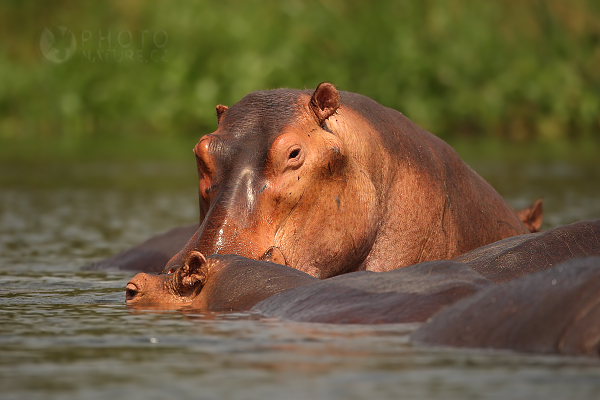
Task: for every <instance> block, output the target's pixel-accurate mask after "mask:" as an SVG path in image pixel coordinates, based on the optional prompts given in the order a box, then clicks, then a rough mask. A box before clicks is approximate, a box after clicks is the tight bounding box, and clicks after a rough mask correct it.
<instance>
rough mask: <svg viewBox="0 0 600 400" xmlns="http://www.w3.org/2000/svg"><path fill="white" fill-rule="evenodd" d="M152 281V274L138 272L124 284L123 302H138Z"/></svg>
mask: <svg viewBox="0 0 600 400" xmlns="http://www.w3.org/2000/svg"><path fill="white" fill-rule="evenodd" d="M155 279H156V278H155ZM151 281H152V276H150V275H148V274H146V273H139V274H137V275H136V276H134V277H133V278H131V280H130V281H129V282H128V283H127V286H125V302H126V303H127V304H131V303H132V302H134V301H135V302H138V301H140V299H141V298H142V297H143V296H144V294H146V293H145V292H147V291H148V286H149V284H150V283H151Z"/></svg>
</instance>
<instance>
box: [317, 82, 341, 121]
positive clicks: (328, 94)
mask: <svg viewBox="0 0 600 400" xmlns="http://www.w3.org/2000/svg"><path fill="white" fill-rule="evenodd" d="M339 106H340V94H339V92H338V91H337V89H336V88H335V86H333V85H332V84H331V83H328V82H323V83H321V84H319V86H317V88H316V89H315V92H314V93H313V95H312V97H311V99H310V108H311V109H312V110H313V112H314V113H315V115H316V116H317V119H318V120H319V124H321V123H323V121H325V120H326V119H327V118H329V117H330V116H331V115H332V114H333V113H334V112H336V111H337V109H338V108H339Z"/></svg>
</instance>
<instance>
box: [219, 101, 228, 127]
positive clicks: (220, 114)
mask: <svg viewBox="0 0 600 400" xmlns="http://www.w3.org/2000/svg"><path fill="white" fill-rule="evenodd" d="M216 109H217V124H220V123H221V120H222V119H223V114H225V111H227V110H228V109H229V108H228V107H227V106H224V105H223V104H219V105H218V106H217V107H216Z"/></svg>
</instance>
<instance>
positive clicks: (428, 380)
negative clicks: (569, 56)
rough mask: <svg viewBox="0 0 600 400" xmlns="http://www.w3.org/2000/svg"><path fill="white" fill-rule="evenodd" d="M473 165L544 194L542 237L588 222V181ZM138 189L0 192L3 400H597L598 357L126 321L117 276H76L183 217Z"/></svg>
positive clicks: (178, 205)
mask: <svg viewBox="0 0 600 400" xmlns="http://www.w3.org/2000/svg"><path fill="white" fill-rule="evenodd" d="M473 167H474V169H475V170H477V171H478V172H480V173H481V174H482V175H483V176H484V177H485V178H486V179H487V180H488V181H489V182H490V183H492V184H493V185H494V187H496V188H497V189H498V191H499V192H500V193H501V194H502V195H503V196H504V197H505V198H506V199H507V200H508V201H509V203H510V204H511V205H513V206H514V207H517V208H519V207H524V206H526V205H528V204H530V203H531V202H532V201H533V200H534V199H535V198H537V197H544V199H545V217H544V219H545V224H544V228H545V229H548V228H551V227H554V226H558V225H562V224H565V223H570V222H573V221H577V220H581V219H593V218H599V217H600V185H598V184H597V183H598V182H599V178H600V170H599V169H598V168H592V167H582V166H571V165H561V164H556V165H549V166H548V165H529V166H527V165H526V166H502V165H491V164H487V165H485V164H482V165H473ZM154 170H155V171H156V173H160V168H158V167H157V168H155V169H154ZM13 173H18V172H13ZM16 180H17V179H15V181H16ZM149 187H150V189H144V188H142V189H140V188H139V186H138V187H137V188H136V189H135V190H134V189H131V188H129V189H128V188H125V187H120V188H118V189H115V188H111V187H110V185H106V187H91V186H90V187H87V186H83V187H82V186H79V185H77V186H75V185H74V186H73V187H68V186H66V187H65V186H62V187H61V188H58V189H52V188H44V189H41V188H34V187H23V186H12V185H5V186H4V187H3V188H2V191H1V192H0V388H1V393H2V395H1V396H0V397H1V398H2V399H12V398H14V399H17V398H19V399H20V398H28V399H35V398H43V399H48V398H61V399H62V398H73V399H75V398H76V399H90V398H107V397H109V396H115V397H116V396H118V397H119V398H128V399H154V398H156V399H163V398H199V397H200V398H244V399H254V398H256V399H264V398H285V399H306V398H310V397H314V398H328V399H364V398H440V399H452V398H455V399H464V398H469V397H496V398H527V399H547V398H565V399H566V398H579V399H581V398H590V399H592V398H596V397H597V393H598V391H599V390H600V362H598V361H597V360H588V359H575V358H561V357H542V356H527V355H517V354H512V353H509V352H491V351H475V350H470V351H465V350H449V349H426V348H416V347H413V346H412V345H411V344H410V343H409V342H408V335H409V334H410V332H412V330H413V329H414V328H415V326H414V325H383V326H335V325H322V324H300V323H287V322H281V321H277V320H272V319H264V318H261V317H260V316H258V315H253V314H249V313H246V314H244V313H241V314H240V313H238V314H182V313H177V312H165V313H150V312H134V311H131V310H128V309H127V308H126V307H125V305H124V286H125V284H126V282H127V281H128V279H129V278H130V277H131V274H127V273H120V272H106V273H104V272H90V271H81V270H80V269H79V267H81V266H82V265H85V264H88V263H90V262H92V261H94V260H97V259H99V258H102V257H105V256H108V255H110V254H113V253H115V252H117V251H119V250H122V249H124V248H126V247H127V246H129V245H131V244H133V243H136V242H139V241H141V240H143V239H145V238H146V237H148V236H150V235H152V234H154V233H158V232H160V231H163V230H166V229H168V228H170V227H172V226H174V225H178V224H184V223H189V222H190V221H194V220H195V219H196V218H197V199H196V198H195V191H194V190H193V189H192V190H188V188H187V187H181V188H179V189H177V188H169V190H163V191H161V190H159V189H157V188H156V187H155V186H149Z"/></svg>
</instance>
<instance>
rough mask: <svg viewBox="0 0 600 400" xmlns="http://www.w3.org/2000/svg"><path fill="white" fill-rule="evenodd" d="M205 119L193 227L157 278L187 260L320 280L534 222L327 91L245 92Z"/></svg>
mask: <svg viewBox="0 0 600 400" xmlns="http://www.w3.org/2000/svg"><path fill="white" fill-rule="evenodd" d="M217 119H218V128H217V130H216V131H215V132H214V133H211V134H207V135H205V136H203V137H202V138H201V139H200V141H199V142H198V143H197V144H196V146H195V147H194V154H195V157H196V164H197V170H198V176H199V180H198V187H199V210H200V227H199V229H198V230H197V232H196V233H195V234H194V235H193V237H192V238H191V239H190V240H189V242H188V243H187V244H186V245H185V246H184V247H183V249H182V250H181V251H180V252H179V253H178V254H177V255H175V256H174V257H173V258H172V259H171V260H170V261H169V263H168V264H167V265H166V267H165V269H164V271H172V270H175V269H177V268H179V267H181V266H183V265H184V264H185V261H186V260H187V259H188V255H189V254H190V253H191V252H194V251H198V252H200V253H202V254H205V255H211V254H237V255H241V256H244V257H247V258H250V259H255V260H268V261H273V262H276V263H279V264H282V265H287V266H290V267H292V268H295V269H298V270H300V271H303V272H306V273H308V274H309V275H312V276H314V277H317V278H321V279H323V278H328V277H332V276H336V275H340V274H343V273H347V272H351V271H360V270H366V271H374V272H383V271H390V270H393V269H396V268H400V267H405V266H408V265H412V264H415V263H419V262H423V261H429V260H439V259H451V258H453V257H456V256H458V255H460V254H463V253H465V252H467V251H469V250H472V249H475V248H477V247H480V246H483V245H486V244H488V243H492V242H495V241H497V240H500V239H503V238H506V237H511V236H515V235H519V234H524V233H529V232H530V231H532V230H535V229H536V227H539V223H541V219H540V218H541V213H540V218H537V217H536V215H535V212H534V211H538V210H539V207H538V208H535V207H534V211H529V212H528V211H525V214H526V215H525V216H523V215H517V213H516V212H515V211H514V210H513V209H511V208H510V207H509V206H508V205H507V204H506V203H505V201H504V200H503V199H502V198H501V197H500V195H499V194H498V193H497V192H496V191H495V190H494V189H493V188H492V187H491V186H490V185H489V184H488V183H486V182H485V181H484V180H483V179H482V178H481V177H480V176H479V175H478V174H477V173H475V172H474V171H473V170H472V169H471V168H469V167H468V166H467V165H466V164H465V163H464V162H463V161H462V160H461V159H460V157H459V156H458V154H457V153H456V152H455V151H454V150H453V149H452V148H451V147H450V146H449V145H448V144H447V143H445V142H444V141H442V140H441V139H439V138H437V137H436V136H434V135H432V134H431V133H429V132H427V131H425V130H423V129H421V128H419V127H418V126H417V125H415V124H414V123H413V122H412V121H410V120H409V119H408V118H407V117H405V116H404V115H403V114H401V113H400V112H398V111H395V110H392V109H389V108H386V107H384V106H382V105H380V104H378V103H376V102H375V101H373V100H371V99H369V98H367V97H365V96H362V95H359V94H355V93H348V92H343V91H338V90H337V89H336V88H335V87H334V85H332V84H330V83H322V84H320V85H319V86H318V87H317V88H316V89H315V90H290V89H276V90H267V91H257V92H253V93H250V94H248V95H247V96H245V97H244V98H243V99H241V100H240V101H239V102H238V103H236V104H235V105H233V106H232V107H229V108H228V107H226V106H223V105H219V106H217ZM523 221H526V222H527V223H528V224H529V225H530V227H529V228H528V226H527V225H526V224H525V223H524V222H523Z"/></svg>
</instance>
